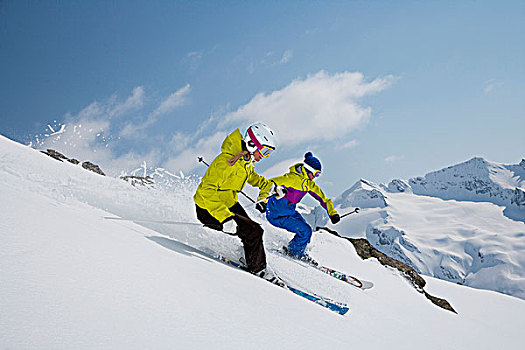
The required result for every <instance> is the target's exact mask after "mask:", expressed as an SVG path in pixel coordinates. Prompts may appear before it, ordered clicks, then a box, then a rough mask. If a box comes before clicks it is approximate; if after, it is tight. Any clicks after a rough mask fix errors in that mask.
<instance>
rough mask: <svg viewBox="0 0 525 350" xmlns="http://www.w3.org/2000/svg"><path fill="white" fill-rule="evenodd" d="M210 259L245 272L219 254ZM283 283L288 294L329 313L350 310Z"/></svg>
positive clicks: (330, 300) (342, 313) (238, 265)
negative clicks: (314, 304) (303, 299)
mask: <svg viewBox="0 0 525 350" xmlns="http://www.w3.org/2000/svg"><path fill="white" fill-rule="evenodd" d="M210 257H212V258H214V259H215V260H218V261H220V262H222V263H224V264H227V265H229V266H232V267H235V268H237V269H241V270H243V271H246V270H245V269H244V268H243V266H242V265H241V264H240V263H239V262H237V261H234V260H230V259H228V258H226V257H225V256H223V255H222V254H220V253H216V254H214V255H211V256H210ZM281 280H282V279H281ZM283 282H284V283H285V286H284V287H283V288H284V289H287V290H289V291H290V292H292V293H294V294H296V295H299V296H300V297H303V298H305V299H307V300H310V301H311V302H314V303H316V304H317V305H320V306H322V307H324V308H327V309H328V310H330V311H333V312H336V313H338V314H340V315H345V314H346V313H347V312H348V310H350V309H349V308H348V306H347V305H346V304H345V303H341V302H337V301H334V300H332V299H329V298H325V297H322V296H319V295H316V294H314V293H307V292H305V291H303V290H300V289H297V288H295V287H292V286H291V285H290V284H289V283H288V282H286V281H283Z"/></svg>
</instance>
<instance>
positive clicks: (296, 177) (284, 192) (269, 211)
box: [257, 152, 341, 265]
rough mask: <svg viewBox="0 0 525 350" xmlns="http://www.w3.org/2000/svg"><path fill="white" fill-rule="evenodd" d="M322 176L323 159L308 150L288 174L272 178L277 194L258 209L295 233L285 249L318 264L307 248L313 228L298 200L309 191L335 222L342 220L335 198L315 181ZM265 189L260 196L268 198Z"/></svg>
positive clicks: (293, 255)
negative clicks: (334, 203) (305, 217)
mask: <svg viewBox="0 0 525 350" xmlns="http://www.w3.org/2000/svg"><path fill="white" fill-rule="evenodd" d="M319 175H321V162H320V161H319V159H317V158H316V157H314V156H313V154H312V152H307V153H306V154H305V155H304V162H302V163H297V164H294V165H292V166H291V167H290V171H289V172H288V173H286V174H284V175H282V176H278V177H275V178H272V179H270V180H271V181H273V182H275V184H276V185H277V187H276V190H275V191H276V193H277V195H275V196H271V198H270V199H268V201H267V203H265V202H260V203H258V204H257V209H258V210H259V211H260V212H262V213H264V212H266V218H267V219H268V221H269V222H270V223H271V224H272V225H274V226H276V227H280V228H284V229H285V230H288V231H290V232H293V233H295V236H294V238H293V239H292V240H291V241H290V242H289V244H288V247H283V250H284V252H285V253H286V254H288V255H290V256H292V257H294V258H297V259H300V260H303V261H306V262H308V263H311V264H313V265H317V262H315V260H313V259H312V258H311V257H310V256H309V255H308V254H306V251H305V250H306V246H307V245H308V243H309V242H310V238H311V237H312V228H311V227H310V225H308V224H307V223H306V221H305V220H304V218H303V217H302V216H301V214H299V213H298V212H297V211H296V210H295V207H296V205H297V203H299V202H300V201H301V199H303V197H304V196H305V195H306V194H307V193H309V194H310V195H311V196H313V197H314V198H315V199H317V200H318V201H319V202H320V203H321V205H322V206H323V208H325V209H326V211H327V212H328V215H329V217H330V221H331V222H332V224H336V223H338V222H339V220H341V218H340V216H339V214H338V213H337V211H336V210H335V209H334V205H333V203H332V200H331V199H329V198H327V197H326V196H325V195H324V193H323V191H322V190H321V188H320V187H319V186H318V185H317V184H316V183H315V182H314V180H315V179H316V178H317V177H318V176H319ZM264 191H266V189H261V192H260V194H259V197H260V198H266V196H265V194H267V193H263V192H264Z"/></svg>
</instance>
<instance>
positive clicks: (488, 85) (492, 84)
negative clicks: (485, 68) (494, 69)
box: [483, 79, 503, 95]
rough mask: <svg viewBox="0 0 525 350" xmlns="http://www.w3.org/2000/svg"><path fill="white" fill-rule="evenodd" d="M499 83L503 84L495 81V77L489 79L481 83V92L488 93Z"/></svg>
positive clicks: (499, 84)
mask: <svg viewBox="0 0 525 350" xmlns="http://www.w3.org/2000/svg"><path fill="white" fill-rule="evenodd" d="M501 85H503V83H501V82H499V81H497V80H496V79H489V80H487V81H485V82H484V83H483V92H484V93H485V94H486V95H488V94H490V93H491V92H492V91H494V89H496V88H498V87H500V86H501Z"/></svg>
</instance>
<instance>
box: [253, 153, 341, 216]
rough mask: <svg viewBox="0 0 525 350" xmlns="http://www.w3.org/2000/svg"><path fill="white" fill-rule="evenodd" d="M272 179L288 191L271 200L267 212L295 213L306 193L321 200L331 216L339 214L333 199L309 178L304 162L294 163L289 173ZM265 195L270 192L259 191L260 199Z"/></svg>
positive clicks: (281, 214) (274, 213)
mask: <svg viewBox="0 0 525 350" xmlns="http://www.w3.org/2000/svg"><path fill="white" fill-rule="evenodd" d="M270 181H273V182H275V184H276V185H277V186H284V187H286V189H287V193H286V196H285V197H284V198H282V199H279V200H277V201H273V200H272V201H270V203H269V207H268V212H267V214H271V215H272V216H288V215H293V213H295V206H296V204H297V203H299V202H300V201H301V200H302V199H303V197H304V196H306V194H310V195H311V196H312V197H314V198H315V199H316V200H317V201H319V203H320V204H321V206H322V207H323V208H325V210H326V211H327V212H328V215H329V216H331V215H335V214H337V211H336V210H335V209H334V204H333V203H332V200H331V199H329V198H327V197H326V196H325V195H324V193H323V191H322V190H321V188H320V187H319V186H318V185H317V184H316V183H315V182H314V181H312V180H310V179H309V177H308V174H307V173H306V170H305V168H304V166H303V164H302V163H298V164H295V165H292V166H291V167H290V171H289V172H288V173H286V174H284V175H282V176H277V177H274V178H272V179H270ZM265 197H268V192H263V191H261V192H259V197H258V198H259V200H260V199H261V198H265Z"/></svg>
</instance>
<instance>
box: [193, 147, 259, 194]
mask: <svg viewBox="0 0 525 350" xmlns="http://www.w3.org/2000/svg"><path fill="white" fill-rule="evenodd" d="M197 159H198V160H199V162H201V163H204V164H206V166H207V167H208V168H209V167H210V165H209V164H208V163H206V162H205V161H204V159H203V158H202V157H197ZM239 192H241V194H242V195H244V197H246V198H248V199H249V200H250V201H251V202H252V203H253V204H257V203H258V202H256V201H254V200H253V199H251V198H250V197H249V196H248V195H247V194H246V193H244V192H243V191H239Z"/></svg>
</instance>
